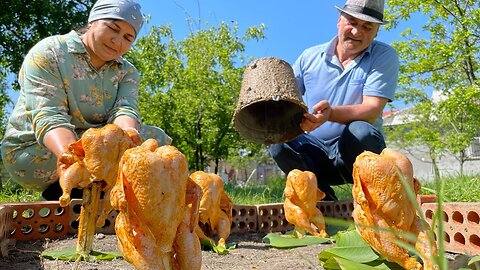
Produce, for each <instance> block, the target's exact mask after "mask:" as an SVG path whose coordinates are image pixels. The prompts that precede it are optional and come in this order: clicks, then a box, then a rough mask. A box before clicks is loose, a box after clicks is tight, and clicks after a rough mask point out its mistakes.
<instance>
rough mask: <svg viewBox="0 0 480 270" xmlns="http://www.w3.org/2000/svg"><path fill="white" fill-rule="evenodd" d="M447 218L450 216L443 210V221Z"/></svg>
mask: <svg viewBox="0 0 480 270" xmlns="http://www.w3.org/2000/svg"><path fill="white" fill-rule="evenodd" d="M449 219H450V218H449V217H448V214H447V212H445V211H443V220H444V221H445V222H448V220H449Z"/></svg>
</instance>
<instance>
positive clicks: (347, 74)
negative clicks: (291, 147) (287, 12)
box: [293, 37, 399, 140]
mask: <svg viewBox="0 0 480 270" xmlns="http://www.w3.org/2000/svg"><path fill="white" fill-rule="evenodd" d="M337 40H338V39H337V37H335V38H334V39H332V40H331V41H329V42H327V43H324V44H321V45H317V46H314V47H311V48H308V49H306V50H305V51H304V52H303V53H302V54H301V55H300V57H299V58H298V59H297V61H295V64H294V65H293V71H294V73H295V79H296V80H297V84H298V86H299V89H300V91H301V93H302V95H303V100H304V101H305V103H306V105H307V107H308V109H309V112H310V113H312V112H313V110H312V107H313V105H315V104H317V103H318V102H319V101H321V100H328V102H329V103H330V105H332V106H337V105H352V104H360V103H362V99H363V96H377V97H383V98H387V99H388V100H389V101H392V100H393V98H394V95H395V89H396V87H397V80H398V69H399V61H398V55H397V53H396V51H395V49H393V48H392V47H391V46H390V45H388V44H385V43H383V42H379V41H376V40H374V41H373V43H372V44H371V45H370V46H369V47H368V48H367V49H365V51H363V52H362V53H361V54H360V55H358V56H357V57H356V58H355V59H354V61H352V62H351V63H350V64H349V65H348V66H347V68H345V69H343V67H342V65H341V64H340V61H339V60H338V58H337V56H336V55H335V46H336V44H337ZM374 126H375V127H377V128H378V129H379V130H380V131H382V130H383V129H382V116H381V115H380V116H379V117H378V119H377V121H376V122H375V124H374ZM344 127H345V125H343V124H340V123H334V122H330V121H328V122H326V123H324V124H323V125H321V126H320V127H318V128H317V129H315V130H313V131H312V132H310V133H311V134H312V135H314V136H315V137H317V138H319V139H324V140H329V139H332V138H334V137H337V136H339V135H340V134H341V133H342V131H343V129H344Z"/></svg>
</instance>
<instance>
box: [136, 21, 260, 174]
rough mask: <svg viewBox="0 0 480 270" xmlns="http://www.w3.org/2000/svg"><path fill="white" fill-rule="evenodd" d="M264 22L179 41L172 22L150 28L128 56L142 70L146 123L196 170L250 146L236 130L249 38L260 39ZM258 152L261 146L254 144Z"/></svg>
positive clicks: (199, 33)
mask: <svg viewBox="0 0 480 270" xmlns="http://www.w3.org/2000/svg"><path fill="white" fill-rule="evenodd" d="M263 29H264V26H263V25H260V26H258V27H250V28H248V29H247V30H246V32H245V33H244V35H243V36H239V34H238V27H237V25H236V24H227V23H221V24H220V25H218V26H211V27H210V28H208V29H205V30H198V31H192V32H191V33H190V35H189V36H188V37H186V38H185V39H184V40H179V41H177V40H176V39H175V38H174V35H173V33H172V30H171V28H170V27H169V26H157V27H152V28H151V29H150V33H149V35H147V36H144V37H142V38H140V39H139V40H138V41H137V42H136V45H135V48H134V49H133V50H131V51H130V52H129V53H128V55H127V57H128V58H129V59H130V60H131V61H132V62H133V63H134V64H135V66H136V67H137V68H138V70H139V72H140V74H141V75H140V77H141V83H140V95H141V98H140V109H141V114H142V115H143V121H144V123H145V124H149V125H155V126H158V127H161V128H163V129H165V131H166V132H167V133H168V134H169V135H170V136H171V137H172V138H173V144H174V145H175V146H176V147H178V148H179V149H180V151H182V153H184V154H185V155H186V156H187V159H188V161H189V167H190V169H191V170H204V169H205V168H206V167H207V166H208V165H210V164H211V163H212V162H213V163H214V164H215V166H214V167H215V172H217V170H218V164H219V162H220V160H222V159H223V160H226V159H228V157H229V155H231V154H232V155H235V156H238V151H239V149H241V148H245V147H247V143H246V142H244V141H243V140H242V139H241V138H240V137H239V135H238V133H237V132H236V131H235V130H234V129H233V127H232V125H231V123H232V116H233V111H234V109H235V106H236V103H237V99H238V95H239V91H240V86H241V81H242V75H243V70H244V66H245V62H247V61H250V59H249V58H248V57H247V56H245V55H244V50H245V45H244V42H247V41H250V40H252V39H253V40H257V41H258V40H261V39H263V38H264V35H263ZM249 147H250V148H253V149H256V150H255V152H257V151H258V148H259V147H260V146H254V145H250V146H249Z"/></svg>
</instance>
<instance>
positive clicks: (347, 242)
mask: <svg viewBox="0 0 480 270" xmlns="http://www.w3.org/2000/svg"><path fill="white" fill-rule="evenodd" d="M336 243H337V247H370V246H369V245H368V244H367V243H366V242H365V240H363V238H362V236H361V235H360V234H359V233H358V231H357V230H356V229H351V230H347V231H341V232H338V233H337V234H336Z"/></svg>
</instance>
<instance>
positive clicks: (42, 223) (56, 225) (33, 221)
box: [3, 202, 68, 240]
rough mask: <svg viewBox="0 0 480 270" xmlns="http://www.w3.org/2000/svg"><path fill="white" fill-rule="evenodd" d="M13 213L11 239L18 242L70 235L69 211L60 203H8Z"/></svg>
mask: <svg viewBox="0 0 480 270" xmlns="http://www.w3.org/2000/svg"><path fill="white" fill-rule="evenodd" d="M3 205H7V206H11V207H13V209H14V212H13V227H14V230H13V232H12V235H11V237H12V238H14V239H17V240H35V239H45V238H61V237H64V236H66V235H67V234H68V210H67V209H65V208H63V207H61V206H60V205H59V204H58V202H35V203H6V204H3Z"/></svg>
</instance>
